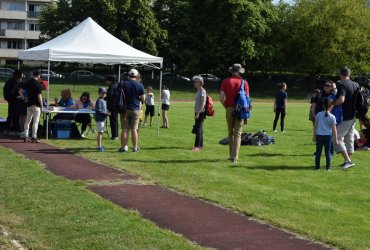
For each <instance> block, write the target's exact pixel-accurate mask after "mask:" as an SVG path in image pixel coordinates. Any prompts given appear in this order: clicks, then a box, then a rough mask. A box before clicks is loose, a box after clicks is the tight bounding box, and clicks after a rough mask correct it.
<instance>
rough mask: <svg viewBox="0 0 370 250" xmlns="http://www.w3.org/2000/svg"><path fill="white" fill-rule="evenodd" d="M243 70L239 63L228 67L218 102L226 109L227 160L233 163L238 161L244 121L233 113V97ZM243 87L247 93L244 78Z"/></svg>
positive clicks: (235, 94)
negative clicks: (227, 74) (227, 131)
mask: <svg viewBox="0 0 370 250" xmlns="http://www.w3.org/2000/svg"><path fill="white" fill-rule="evenodd" d="M244 72H245V69H244V68H243V67H242V65H241V64H238V63H236V64H233V65H232V66H231V67H230V68H229V73H231V76H230V77H228V78H226V79H224V80H223V81H222V83H221V89H220V102H221V104H222V105H223V106H224V107H225V109H226V122H227V127H228V130H229V134H228V139H229V155H230V157H229V160H230V161H232V162H233V163H236V162H237V161H238V157H239V150H240V142H241V134H242V131H243V124H244V122H246V121H243V120H240V119H239V118H237V117H235V116H234V115H233V113H234V110H235V99H236V96H237V94H238V93H239V90H240V87H241V84H242V80H243V78H242V76H241V75H242V74H243V73H244ZM244 89H245V92H246V93H247V94H248V95H249V85H248V82H247V81H246V80H244Z"/></svg>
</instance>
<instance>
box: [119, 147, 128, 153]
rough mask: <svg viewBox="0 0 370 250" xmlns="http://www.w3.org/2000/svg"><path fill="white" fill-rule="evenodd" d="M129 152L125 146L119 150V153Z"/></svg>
mask: <svg viewBox="0 0 370 250" xmlns="http://www.w3.org/2000/svg"><path fill="white" fill-rule="evenodd" d="M127 151H128V146H124V147H123V148H120V149H118V152H121V153H124V152H127Z"/></svg>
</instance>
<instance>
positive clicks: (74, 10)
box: [40, 0, 370, 77]
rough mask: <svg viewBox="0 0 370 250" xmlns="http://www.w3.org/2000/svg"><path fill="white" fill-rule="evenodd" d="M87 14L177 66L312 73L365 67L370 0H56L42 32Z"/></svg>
mask: <svg viewBox="0 0 370 250" xmlns="http://www.w3.org/2000/svg"><path fill="white" fill-rule="evenodd" d="M87 17H91V18H93V19H94V20H95V21H96V22H97V23H98V24H99V25H101V26H102V27H103V28H104V29H106V30H107V31H108V32H110V33H111V34H113V35H114V36H116V37H117V38H119V39H120V40H122V41H124V42H125V43H127V44H129V45H131V46H133V47H135V48H137V49H139V50H142V51H145V52H147V53H150V54H153V55H158V56H161V57H163V58H164V67H165V68H166V69H167V70H170V71H174V72H177V73H185V74H192V73H199V72H202V73H214V74H216V75H220V74H221V73H224V72H225V71H226V70H227V68H228V66H230V65H231V64H232V63H235V62H240V63H242V64H243V65H244V66H245V67H246V68H247V69H248V70H250V71H262V72H299V73H302V74H307V75H310V76H312V77H316V76H317V75H320V74H335V72H336V70H337V69H338V68H340V67H342V66H343V65H347V66H349V67H351V68H352V69H353V71H354V72H356V73H357V74H361V73H365V74H366V73H367V74H370V0H296V1H294V2H293V3H290V4H287V3H285V2H284V1H280V2H279V3H278V4H273V3H272V1H271V0H217V1H216V0H59V1H57V2H55V3H52V4H49V5H46V6H45V7H44V8H43V11H42V15H41V18H40V29H41V34H42V36H43V37H44V38H45V39H51V38H54V37H56V36H58V35H60V34H62V33H64V32H66V31H68V30H69V29H71V28H73V27H74V26H75V25H77V24H78V23H79V22H81V21H83V20H84V19H86V18H87Z"/></svg>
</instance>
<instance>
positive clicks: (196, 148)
mask: <svg viewBox="0 0 370 250" xmlns="http://www.w3.org/2000/svg"><path fill="white" fill-rule="evenodd" d="M191 150H192V151H199V150H200V148H199V147H193V148H192V149H191Z"/></svg>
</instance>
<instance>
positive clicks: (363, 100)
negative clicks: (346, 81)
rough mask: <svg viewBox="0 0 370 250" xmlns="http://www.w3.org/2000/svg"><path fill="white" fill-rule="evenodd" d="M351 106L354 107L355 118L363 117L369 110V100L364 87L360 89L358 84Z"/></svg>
mask: <svg viewBox="0 0 370 250" xmlns="http://www.w3.org/2000/svg"><path fill="white" fill-rule="evenodd" d="M353 106H354V109H355V114H356V118H358V119H360V118H364V117H365V116H366V114H367V111H369V102H368V96H367V93H366V89H362V88H361V87H360V86H359V85H358V84H357V90H356V92H355V100H354V105H353Z"/></svg>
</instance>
